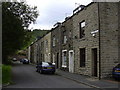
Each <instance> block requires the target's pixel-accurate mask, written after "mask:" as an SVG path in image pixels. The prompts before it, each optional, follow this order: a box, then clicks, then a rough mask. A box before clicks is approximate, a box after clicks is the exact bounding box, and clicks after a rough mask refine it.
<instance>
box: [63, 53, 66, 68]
mask: <svg viewBox="0 0 120 90" xmlns="http://www.w3.org/2000/svg"><path fill="white" fill-rule="evenodd" d="M62 67H67V51H63V52H62Z"/></svg>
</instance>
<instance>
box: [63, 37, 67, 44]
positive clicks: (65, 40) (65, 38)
mask: <svg viewBox="0 0 120 90" xmlns="http://www.w3.org/2000/svg"><path fill="white" fill-rule="evenodd" d="M66 42H67V36H64V44H66Z"/></svg>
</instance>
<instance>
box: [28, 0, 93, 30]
mask: <svg viewBox="0 0 120 90" xmlns="http://www.w3.org/2000/svg"><path fill="white" fill-rule="evenodd" d="M90 2H92V0H26V3H27V4H28V5H30V6H37V10H38V12H39V16H38V18H37V20H36V23H35V24H31V25H30V26H29V29H44V30H46V29H47V30H48V29H49V30H50V29H51V28H53V25H54V24H55V23H57V22H63V21H64V20H65V17H68V16H71V15H72V14H73V10H74V9H75V8H76V7H77V6H79V5H87V4H89V3H90Z"/></svg>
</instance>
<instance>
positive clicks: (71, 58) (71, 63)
mask: <svg viewBox="0 0 120 90" xmlns="http://www.w3.org/2000/svg"><path fill="white" fill-rule="evenodd" d="M69 72H71V73H74V52H73V50H70V51H69Z"/></svg>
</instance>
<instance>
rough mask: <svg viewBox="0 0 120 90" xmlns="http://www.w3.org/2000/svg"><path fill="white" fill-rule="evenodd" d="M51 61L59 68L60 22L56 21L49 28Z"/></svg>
mask: <svg viewBox="0 0 120 90" xmlns="http://www.w3.org/2000/svg"><path fill="white" fill-rule="evenodd" d="M51 62H53V63H56V68H61V23H56V26H55V27H54V28H52V30H51Z"/></svg>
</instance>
